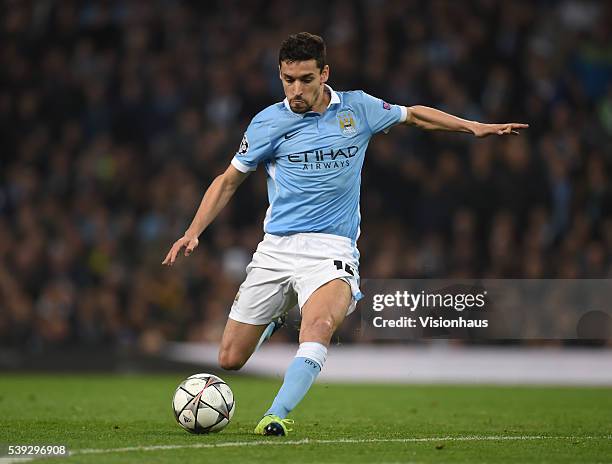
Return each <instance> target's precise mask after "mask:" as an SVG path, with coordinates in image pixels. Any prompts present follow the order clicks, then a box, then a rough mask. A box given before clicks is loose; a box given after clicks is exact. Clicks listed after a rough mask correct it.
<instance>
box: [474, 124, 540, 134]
mask: <svg viewBox="0 0 612 464" xmlns="http://www.w3.org/2000/svg"><path fill="white" fill-rule="evenodd" d="M528 127H529V124H521V123H518V122H509V123H505V124H483V123H480V122H478V123H476V124H474V126H473V127H472V132H474V135H475V136H476V137H487V136H489V135H519V131H520V129H527V128H528Z"/></svg>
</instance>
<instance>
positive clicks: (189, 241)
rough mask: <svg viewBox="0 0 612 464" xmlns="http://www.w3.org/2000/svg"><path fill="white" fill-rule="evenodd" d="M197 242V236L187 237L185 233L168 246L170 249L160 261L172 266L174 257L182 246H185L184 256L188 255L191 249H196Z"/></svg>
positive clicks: (191, 251)
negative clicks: (170, 246)
mask: <svg viewBox="0 0 612 464" xmlns="http://www.w3.org/2000/svg"><path fill="white" fill-rule="evenodd" d="M199 243H200V241H199V240H198V238H197V237H189V236H187V235H185V236H183V237H181V238H179V239H178V240H177V241H176V242H174V245H172V248H170V251H169V252H168V254H167V255H166V259H164V260H163V261H162V264H165V265H166V266H172V265H173V264H174V261H176V257H177V256H178V254H179V253H180V251H181V249H182V248H183V247H184V248H185V253H184V254H185V256H189V255H190V254H191V253H193V250H195V249H196V247H197V246H198V244H199Z"/></svg>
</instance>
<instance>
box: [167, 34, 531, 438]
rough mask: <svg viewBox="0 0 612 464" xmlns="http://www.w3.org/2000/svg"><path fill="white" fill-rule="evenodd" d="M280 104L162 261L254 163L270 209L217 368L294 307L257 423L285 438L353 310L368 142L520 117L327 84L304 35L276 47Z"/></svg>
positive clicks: (501, 128)
mask: <svg viewBox="0 0 612 464" xmlns="http://www.w3.org/2000/svg"><path fill="white" fill-rule="evenodd" d="M278 62H279V75H280V79H281V82H282V84H283V89H284V92H285V96H286V98H285V100H284V101H282V102H280V103H276V104H274V105H271V106H269V107H267V108H266V109H264V110H263V111H262V112H260V113H259V114H257V115H256V116H255V117H254V118H253V120H252V121H251V123H250V125H249V126H248V128H247V130H246V133H245V134H244V137H243V139H242V143H241V144H240V147H239V149H238V152H237V153H236V155H235V156H234V158H233V159H232V161H231V164H230V165H229V167H228V168H227V169H226V171H225V172H224V173H223V174H221V175H219V176H218V177H217V178H216V179H215V180H214V181H213V182H212V184H211V185H210V187H209V188H208V190H207V191H206V193H205V194H204V197H203V199H202V202H201V203H200V206H199V208H198V210H197V212H196V215H195V217H194V219H193V222H192V223H191V225H190V226H189V228H188V229H187V231H186V232H185V235H184V236H183V237H182V238H180V239H179V240H177V241H176V242H175V243H174V244H173V245H172V248H171V249H170V251H169V252H168V254H167V256H166V258H165V259H164V261H163V264H166V265H172V264H173V263H174V262H175V260H176V257H177V256H178V254H179V252H180V251H181V250H182V249H183V248H184V255H185V256H189V255H190V254H191V253H192V252H193V251H194V249H195V248H196V247H197V246H198V237H199V236H200V234H201V233H202V232H203V231H204V230H205V229H206V227H208V225H209V224H210V223H211V222H212V221H213V220H214V219H215V217H216V216H217V214H219V212H220V211H221V209H222V208H223V207H224V206H225V205H226V204H227V202H228V201H229V199H230V198H231V197H232V195H233V194H234V192H235V191H236V189H237V188H238V186H239V185H240V184H241V183H242V182H243V181H244V180H245V179H246V178H247V176H248V175H249V173H250V172H251V171H254V170H255V169H256V168H257V166H258V165H259V164H263V165H264V168H265V170H266V173H267V184H268V198H269V203H270V205H269V207H268V210H267V213H266V216H265V220H264V232H265V235H264V238H263V240H262V241H261V243H260V244H259V245H258V247H257V250H256V251H255V253H254V255H253V260H252V261H251V263H250V264H249V265H248V267H247V277H246V279H245V281H244V282H243V283H242V285H241V286H240V289H239V290H238V294H237V295H236V299H235V301H234V303H233V305H232V308H231V311H230V313H229V317H228V320H227V324H226V326H225V330H224V333H223V337H222V340H221V347H220V350H219V364H220V365H221V367H222V368H224V369H240V368H241V367H242V366H243V365H244V363H246V361H247V360H248V359H249V357H250V356H251V355H252V354H253V352H254V351H255V349H256V348H257V347H258V346H259V344H260V343H261V342H263V341H265V340H266V339H267V338H269V337H270V335H271V334H272V332H274V330H275V329H276V328H277V327H278V325H279V318H281V317H282V316H283V314H285V313H286V312H287V311H288V310H289V309H290V308H291V307H293V306H295V305H296V304H297V305H298V306H299V309H300V311H301V316H302V320H301V326H300V336H299V341H300V344H299V347H298V350H297V353H296V355H295V358H294V360H293V362H292V363H291V364H290V365H289V367H288V368H287V371H286V374H285V377H284V381H283V385H282V386H281V388H280V390H279V391H278V394H277V396H276V398H275V399H274V401H273V403H272V405H271V406H270V408H269V409H268V411H267V412H266V413H265V414H264V416H263V418H262V419H261V421H260V422H259V424H258V425H257V427H256V428H255V433H257V434H263V435H286V434H287V432H288V431H289V430H290V429H289V427H288V425H289V424H291V423H292V421H291V420H290V419H287V415H288V414H289V412H290V411H291V410H292V409H294V408H295V407H296V405H297V404H298V403H299V402H300V401H301V400H302V398H303V397H304V395H305V394H306V393H307V391H308V389H309V388H310V386H311V385H312V383H313V382H314V380H315V378H316V377H317V375H318V374H319V372H320V371H321V369H322V368H323V365H324V364H325V359H326V357H327V347H328V346H329V342H330V340H331V337H332V335H333V333H334V331H335V330H336V329H337V328H338V327H339V326H340V324H341V323H342V321H343V320H344V318H345V317H346V316H347V315H348V314H350V313H351V312H352V311H353V310H354V309H355V304H356V302H357V301H358V300H359V299H360V298H361V296H362V295H361V293H360V291H359V273H358V268H359V252H358V251H357V247H356V242H357V238H358V237H359V222H360V213H359V191H360V184H361V179H360V175H361V167H362V166H363V162H364V158H365V152H366V148H367V146H368V142H369V141H370V138H371V137H372V136H373V135H374V134H377V133H379V132H386V131H387V130H388V129H389V128H391V127H392V126H395V125H399V124H404V125H409V126H416V127H419V128H421V129H428V130H446V131H456V132H468V133H472V134H473V135H475V136H477V137H485V136H487V135H501V136H503V135H507V134H518V131H519V130H520V129H522V128H526V127H528V126H527V125H526V124H516V123H508V124H482V123H479V122H475V121H467V120H464V119H460V118H458V117H455V116H452V115H449V114H447V113H444V112H442V111H438V110H436V109H433V108H428V107H426V106H411V107H404V106H399V105H392V104H389V103H386V102H384V101H382V100H380V99H378V98H375V97H372V96H370V95H368V94H367V93H365V92H362V91H351V92H336V91H334V90H333V89H332V88H331V87H329V86H328V85H327V80H328V79H329V74H330V70H329V65H328V64H327V63H326V59H325V43H324V41H323V39H322V38H321V37H319V36H316V35H312V34H309V33H306V32H302V33H299V34H295V35H291V36H289V37H288V38H287V39H286V40H285V41H284V42H283V43H282V45H281V48H280V52H279V59H278Z"/></svg>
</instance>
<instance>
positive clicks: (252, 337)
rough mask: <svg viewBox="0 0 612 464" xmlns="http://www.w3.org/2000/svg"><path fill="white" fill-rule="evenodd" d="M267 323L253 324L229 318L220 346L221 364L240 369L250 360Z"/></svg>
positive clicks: (232, 368) (226, 367)
mask: <svg viewBox="0 0 612 464" xmlns="http://www.w3.org/2000/svg"><path fill="white" fill-rule="evenodd" d="M266 327H267V324H261V325H253V324H246V323H244V322H238V321H234V320H233V319H228V320H227V323H226V324H225V330H224V331H223V337H222V338H221V346H220V348H219V366H221V368H223V369H227V370H238V369H240V368H241V367H242V366H244V364H245V363H246V362H247V361H248V360H249V358H250V357H251V355H252V354H253V352H254V351H255V348H256V347H257V343H258V342H259V339H260V337H261V334H262V333H263V331H264V329H265V328H266Z"/></svg>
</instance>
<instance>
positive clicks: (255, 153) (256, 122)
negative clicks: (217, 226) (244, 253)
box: [162, 110, 272, 266]
mask: <svg viewBox="0 0 612 464" xmlns="http://www.w3.org/2000/svg"><path fill="white" fill-rule="evenodd" d="M265 116H266V110H264V111H262V112H261V113H259V114H258V115H257V116H255V117H254V118H253V120H252V121H251V124H249V127H247V130H246V132H245V133H244V137H243V138H242V142H241V143H240V147H239V148H238V151H237V152H236V155H235V156H234V158H233V159H232V164H230V166H229V167H228V168H227V169H226V170H225V172H224V173H223V174H221V175H220V176H217V178H215V180H214V181H213V183H212V184H210V187H208V189H207V190H206V193H204V197H203V198H202V201H201V202H200V207H199V208H198V211H197V212H196V215H195V217H194V218H193V221H191V225H190V226H189V228H188V229H187V231H186V232H185V235H183V236H182V237H181V238H179V239H178V240H177V241H176V242H174V245H172V248H170V251H169V252H168V254H167V255H166V259H164V260H163V262H162V264H166V265H168V266H172V265H173V264H174V261H175V260H176V257H177V256H178V254H179V253H180V251H181V250H182V249H183V248H185V256H189V255H190V254H191V253H192V252H193V250H194V249H195V248H196V247H197V246H198V243H199V241H198V237H199V236H200V234H201V233H202V232H204V229H206V228H207V227H208V225H209V224H210V223H211V222H212V221H213V220H214V219H215V218H216V217H217V214H219V212H220V211H221V210H222V209H223V207H224V206H225V205H226V204H227V202H228V201H229V200H230V198H232V196H233V195H234V192H235V191H236V189H237V188H238V186H239V185H240V184H242V182H243V181H244V179H246V178H247V177H248V176H249V174H250V173H251V171H255V169H257V165H258V164H259V163H261V162H262V161H264V160H266V159H267V158H268V157H269V156H270V155H271V154H272V145H271V143H270V132H269V131H270V124H269V120H268V119H266V117H265Z"/></svg>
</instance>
